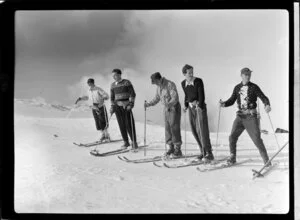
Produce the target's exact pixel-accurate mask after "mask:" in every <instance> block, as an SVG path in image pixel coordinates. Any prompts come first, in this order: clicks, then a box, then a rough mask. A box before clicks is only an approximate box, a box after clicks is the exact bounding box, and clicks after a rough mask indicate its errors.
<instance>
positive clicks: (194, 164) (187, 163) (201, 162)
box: [163, 157, 228, 168]
mask: <svg viewBox="0 0 300 220" xmlns="http://www.w3.org/2000/svg"><path fill="white" fill-rule="evenodd" d="M227 159H228V157H224V158H221V159H218V160H214V161H212V162H211V163H206V162H204V161H202V160H201V161H193V160H192V161H188V162H184V161H181V162H183V163H180V164H172V165H171V164H168V163H166V162H164V163H163V166H164V167H167V168H182V167H189V166H197V165H202V164H204V165H205V164H209V165H215V164H218V163H220V162H222V161H224V160H227Z"/></svg>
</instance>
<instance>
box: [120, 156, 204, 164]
mask: <svg viewBox="0 0 300 220" xmlns="http://www.w3.org/2000/svg"><path fill="white" fill-rule="evenodd" d="M197 156H199V155H198V154H191V155H186V157H187V158H190V157H197ZM118 158H119V159H120V160H122V161H125V162H128V163H150V162H156V161H161V160H164V158H163V156H155V157H150V158H142V159H135V160H131V159H128V158H127V157H125V156H118ZM182 158H184V157H180V158H174V159H170V160H176V159H182Z"/></svg>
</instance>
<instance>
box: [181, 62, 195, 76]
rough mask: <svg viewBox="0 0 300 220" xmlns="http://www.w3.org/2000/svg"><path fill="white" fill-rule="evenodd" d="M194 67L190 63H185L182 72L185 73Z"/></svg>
mask: <svg viewBox="0 0 300 220" xmlns="http://www.w3.org/2000/svg"><path fill="white" fill-rule="evenodd" d="M192 68H193V67H192V66H191V65H189V64H185V65H184V66H183V67H182V73H183V74H186V70H188V69H192Z"/></svg>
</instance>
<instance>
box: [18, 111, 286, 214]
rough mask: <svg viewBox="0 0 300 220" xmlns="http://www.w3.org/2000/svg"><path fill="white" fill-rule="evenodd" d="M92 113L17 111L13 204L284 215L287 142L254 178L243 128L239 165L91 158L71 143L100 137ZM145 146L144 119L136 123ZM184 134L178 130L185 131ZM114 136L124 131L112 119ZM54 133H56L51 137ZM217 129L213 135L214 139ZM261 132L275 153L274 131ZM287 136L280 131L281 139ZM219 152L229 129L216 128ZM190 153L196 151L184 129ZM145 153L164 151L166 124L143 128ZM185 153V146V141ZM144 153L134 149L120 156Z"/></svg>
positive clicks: (71, 209)
mask: <svg viewBox="0 0 300 220" xmlns="http://www.w3.org/2000/svg"><path fill="white" fill-rule="evenodd" d="M94 127H95V125H94V121H93V119H92V118H91V117H90V118H42V117H26V116H24V115H20V114H17V115H15V163H16V165H15V209H16V211H17V212H22V213H23V212H24V213H28V212H33V213H34V212H39V213H286V212H287V211H288V209H289V207H288V201H289V198H288V187H289V183H288V181H289V179H288V163H287V162H288V147H287V148H286V149H285V150H283V152H282V154H280V155H278V158H277V161H278V162H279V163H280V165H279V167H278V168H276V169H274V170H272V171H271V173H270V174H269V175H268V176H267V177H265V178H257V179H255V180H252V172H251V169H252V168H254V169H259V168H260V166H261V165H262V162H261V159H260V156H259V153H258V151H257V149H256V147H255V146H254V145H253V143H252V141H251V140H250V138H249V137H248V135H247V134H245V133H244V134H243V135H242V136H241V137H240V139H239V142H238V143H239V144H238V150H237V159H238V160H239V159H243V158H252V159H253V161H252V162H249V164H247V165H245V166H243V165H241V166H236V167H233V168H227V169H220V170H216V171H212V172H207V173H201V172H198V171H197V170H196V169H195V168H196V166H192V167H187V168H179V169H167V168H158V167H155V166H153V165H152V163H145V164H130V163H126V162H123V161H120V160H118V159H117V156H109V157H104V158H99V157H93V156H91V155H90V154H89V151H90V150H91V149H93V148H94V147H90V148H81V147H77V146H75V145H73V144H72V143H73V142H81V143H85V142H91V141H94V140H96V139H98V138H99V134H98V133H97V131H95V128H94ZM136 127H137V136H138V140H140V141H139V142H140V144H143V123H139V122H136ZM182 132H183V131H182ZM110 133H111V136H112V138H113V139H120V137H121V135H120V132H119V129H118V127H117V122H116V120H115V119H114V118H113V119H112V120H111V124H110ZM54 134H56V135H58V137H54ZM215 138H216V134H213V133H212V134H211V142H212V143H215ZM262 138H263V139H264V142H265V144H266V147H267V149H268V153H269V155H270V156H272V155H273V154H274V153H275V152H276V150H277V146H276V141H275V140H274V136H273V135H265V136H264V135H263V136H262ZM287 138H288V135H282V134H281V135H278V140H279V143H281V144H283V143H284V142H285V141H286V140H287ZM219 139H220V141H219V143H220V146H219V147H217V148H216V147H214V153H215V155H217V157H218V158H221V157H223V156H228V153H229V152H228V143H227V142H228V134H226V133H220V134H219ZM187 140H188V144H187V153H198V151H199V150H198V148H197V145H196V144H195V141H194V138H193V136H192V134H191V133H190V132H187ZM121 143H122V142H116V143H112V144H106V145H99V146H98V149H100V150H101V151H102V150H103V151H106V150H113V149H117V148H118V147H119V145H120V144H121ZM147 143H148V144H150V145H151V147H150V148H149V149H147V150H146V153H147V157H152V156H157V155H161V154H162V153H163V152H164V128H163V127H160V126H155V125H151V126H150V125H148V126H147ZM182 150H183V152H184V150H185V149H184V144H183V146H182ZM123 155H124V156H127V157H128V158H133V159H134V158H142V157H144V150H140V152H139V153H136V154H133V153H126V154H123Z"/></svg>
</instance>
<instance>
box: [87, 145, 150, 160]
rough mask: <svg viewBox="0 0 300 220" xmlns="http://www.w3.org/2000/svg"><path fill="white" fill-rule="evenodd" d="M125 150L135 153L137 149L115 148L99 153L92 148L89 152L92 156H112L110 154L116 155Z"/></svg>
mask: <svg viewBox="0 0 300 220" xmlns="http://www.w3.org/2000/svg"><path fill="white" fill-rule="evenodd" d="M147 146H148V145H146V146H139V147H138V149H141V148H145V147H147ZM127 152H133V153H136V152H137V151H133V150H132V149H117V150H113V151H107V152H104V153H99V152H98V151H97V150H92V151H91V152H90V154H91V155H93V156H97V157H106V156H112V155H116V154H122V153H127Z"/></svg>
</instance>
